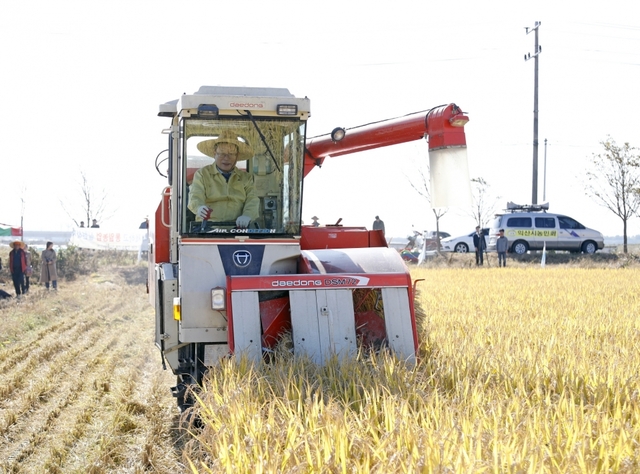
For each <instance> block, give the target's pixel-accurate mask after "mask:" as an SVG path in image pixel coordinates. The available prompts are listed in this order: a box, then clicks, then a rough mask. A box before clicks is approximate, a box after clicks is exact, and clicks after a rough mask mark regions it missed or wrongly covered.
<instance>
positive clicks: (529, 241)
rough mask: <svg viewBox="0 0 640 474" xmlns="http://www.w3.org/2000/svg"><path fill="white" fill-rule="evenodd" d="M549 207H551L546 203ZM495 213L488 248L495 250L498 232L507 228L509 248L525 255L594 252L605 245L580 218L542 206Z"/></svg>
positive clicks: (598, 234)
mask: <svg viewBox="0 0 640 474" xmlns="http://www.w3.org/2000/svg"><path fill="white" fill-rule="evenodd" d="M547 208H548V206H547ZM510 210H511V211H512V212H509V213H506V214H498V215H496V218H495V220H494V221H493V224H492V225H491V232H490V239H489V246H488V250H495V248H496V240H497V234H498V231H499V230H500V229H504V235H505V236H506V237H507V238H508V239H509V251H511V252H513V253H516V254H519V255H522V254H525V253H527V252H528V251H529V250H542V248H543V246H546V249H547V250H568V251H570V252H584V253H587V254H593V253H595V252H596V251H597V250H601V249H603V248H604V237H603V236H602V234H601V233H600V232H598V231H597V230H593V229H589V228H587V227H585V226H584V225H582V224H581V223H580V222H578V221H577V220H575V219H573V218H571V217H568V216H565V215H562V214H551V213H549V212H546V209H545V208H541V207H540V206H537V207H536V206H528V207H527V206H518V207H515V208H512V209H510Z"/></svg>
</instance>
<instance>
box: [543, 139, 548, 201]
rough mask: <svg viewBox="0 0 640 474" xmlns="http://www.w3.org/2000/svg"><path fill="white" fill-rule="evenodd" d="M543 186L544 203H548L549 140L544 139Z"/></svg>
mask: <svg viewBox="0 0 640 474" xmlns="http://www.w3.org/2000/svg"><path fill="white" fill-rule="evenodd" d="M543 183H544V184H543V185H542V202H547V139H546V138H545V139H544V181H543Z"/></svg>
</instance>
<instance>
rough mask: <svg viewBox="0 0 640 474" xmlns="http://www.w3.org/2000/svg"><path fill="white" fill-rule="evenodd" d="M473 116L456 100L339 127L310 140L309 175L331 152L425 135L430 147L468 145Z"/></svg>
mask: <svg viewBox="0 0 640 474" xmlns="http://www.w3.org/2000/svg"><path fill="white" fill-rule="evenodd" d="M468 121H469V118H468V117H467V116H466V115H465V114H464V112H462V110H461V109H460V108H459V107H458V106H457V105H455V104H449V105H443V106H439V107H435V108H433V109H430V110H428V111H426V112H417V113H413V114H409V115H405V116H404V117H398V118H394V119H389V120H383V121H380V122H374V123H370V124H367V125H361V126H358V127H353V128H349V129H346V130H345V129H343V128H336V129H334V130H333V132H331V134H327V135H321V136H318V137H314V138H311V139H309V140H308V141H307V144H306V145H307V150H306V154H305V163H304V174H305V176H306V175H307V174H309V172H310V171H311V170H312V169H313V168H314V167H316V166H321V165H322V162H323V161H324V159H325V158H326V157H327V156H340V155H347V154H349V153H356V152H359V151H365V150H371V149H373V148H380V147H384V146H389V145H397V144H399V143H406V142H410V141H414V140H420V139H422V138H424V137H425V136H428V138H429V151H432V150H438V149H441V148H452V147H466V139H465V134H464V126H465V124H466V123H467V122H468Z"/></svg>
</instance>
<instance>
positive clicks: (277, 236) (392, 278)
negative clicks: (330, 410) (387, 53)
mask: <svg viewBox="0 0 640 474" xmlns="http://www.w3.org/2000/svg"><path fill="white" fill-rule="evenodd" d="M159 115H160V116H163V117H169V118H170V119H171V126H170V128H168V129H166V130H165V132H166V133H167V135H168V139H169V140H168V141H169V147H168V180H169V184H168V186H167V187H166V188H165V189H164V192H163V194H162V200H161V202H160V205H159V206H158V209H157V211H156V212H155V219H154V222H153V223H152V225H151V226H150V233H151V245H150V266H149V287H150V295H151V302H152V304H154V305H155V307H156V334H155V336H156V337H155V340H156V344H157V345H158V347H159V348H160V350H161V352H162V356H163V361H166V363H168V364H169V366H170V367H171V370H172V371H173V372H174V374H175V375H176V376H177V385H176V387H174V388H173V389H172V390H173V393H174V395H175V396H176V397H177V398H178V404H179V405H180V406H181V407H182V408H184V407H185V406H188V405H189V401H188V400H185V391H186V388H187V386H188V385H189V384H192V383H196V384H199V383H200V382H201V381H202V377H203V375H204V373H205V372H206V370H207V367H209V366H212V365H214V364H216V363H217V361H218V360H219V359H220V358H221V357H226V356H228V355H229V354H235V355H240V354H244V355H246V356H248V357H249V358H251V359H253V360H260V359H262V358H263V356H264V354H265V352H268V351H270V350H271V349H273V347H274V346H275V345H276V344H277V343H278V341H279V339H280V338H281V336H282V335H283V334H285V333H290V334H291V339H292V342H293V351H294V353H295V354H296V355H297V354H305V355H307V356H309V357H310V358H311V359H312V360H314V361H315V362H317V363H319V364H322V363H323V362H324V361H325V360H327V358H328V357H331V356H333V355H336V356H337V357H339V358H344V357H353V356H354V355H355V354H356V352H357V348H358V345H360V344H364V345H366V346H371V347H374V348H380V347H388V348H390V350H392V351H393V352H394V353H396V354H397V356H398V357H400V358H402V359H405V360H407V361H414V360H415V358H416V351H417V348H418V337H417V331H416V320H415V310H414V306H413V301H414V298H413V296H414V287H413V284H412V281H411V277H410V274H409V271H408V269H407V267H406V266H405V264H404V262H403V261H402V259H401V258H400V256H399V254H398V253H397V252H396V251H395V250H393V249H389V248H387V244H386V241H385V239H384V236H383V235H382V233H381V232H380V231H368V230H367V229H366V228H363V227H343V226H326V227H313V226H304V225H302V188H303V181H304V177H305V176H306V175H307V174H308V173H309V172H310V171H311V170H312V169H313V168H315V167H316V166H320V165H321V164H322V162H323V160H324V159H325V158H327V157H336V156H340V155H345V154H349V153H355V152H359V151H365V150H369V149H373V148H378V147H383V146H389V145H394V144H399V143H405V142H409V141H413V140H421V139H425V138H426V139H427V140H428V142H429V160H430V169H431V191H432V205H433V206H434V207H448V206H453V205H457V204H460V203H461V202H462V201H461V199H464V198H465V197H466V196H465V193H464V192H461V191H460V190H461V189H468V188H469V179H468V171H467V158H466V142H465V134H464V125H465V124H466V122H467V121H468V118H467V117H466V115H465V114H464V113H463V112H462V111H461V110H460V108H458V107H457V106H456V105H455V104H449V105H444V106H440V107H437V108H434V109H430V110H428V111H425V112H420V113H415V114H410V115H407V116H404V117H400V118H395V119H390V120H384V121H380V122H376V123H371V124H368V125H365V126H361V127H354V128H349V129H346V130H345V129H342V128H336V129H334V130H333V132H332V133H331V134H327V135H323V136H319V137H315V138H312V139H309V140H307V139H306V125H307V119H308V118H309V116H310V109H309V100H308V99H307V98H296V97H294V96H293V95H292V94H290V93H289V91H288V90H287V89H274V88H234V87H207V86H204V87H201V88H200V90H199V91H198V92H196V93H195V94H191V95H187V94H185V95H182V96H181V97H180V99H178V100H177V101H173V102H169V103H166V104H162V105H161V106H160V113H159ZM229 136H231V137H233V140H237V141H238V142H241V143H240V144H241V147H240V148H242V149H243V150H244V149H247V150H249V152H248V153H247V154H246V155H244V156H242V157H241V161H240V160H239V161H238V162H237V166H238V167H239V168H241V169H243V170H244V172H246V173H248V174H249V175H251V179H252V180H253V190H252V191H251V196H252V199H253V201H252V202H253V203H254V204H255V203H256V202H257V212H256V214H255V215H254V216H253V217H252V218H251V223H250V225H249V226H248V227H242V228H239V227H237V226H236V223H235V222H234V221H231V222H230V221H228V220H227V221H212V220H207V219H202V218H199V217H198V216H197V215H196V214H194V213H193V212H192V210H193V209H192V210H190V209H189V206H188V205H189V202H188V201H189V199H190V193H189V190H190V187H192V186H194V189H196V188H198V186H199V185H198V186H195V185H194V174H195V173H196V171H197V170H199V169H201V168H203V167H205V166H208V165H211V164H212V163H213V162H214V158H212V153H211V152H210V149H209V148H207V146H208V145H207V143H216V140H221V137H229ZM221 141H222V140H221ZM205 142H206V143H205ZM238 149H239V148H238ZM228 183H231V181H228ZM228 187H229V188H232V186H228ZM225 192H229V193H231V192H233V189H226V190H225ZM192 196H195V194H192ZM210 198H211V197H210ZM191 199H194V200H195V198H194V197H191ZM212 199H218V197H215V198H212ZM221 199H223V198H221ZM224 199H230V198H229V197H228V196H227V197H224ZM252 206H253V204H252ZM245 207H246V206H245ZM205 217H207V216H205ZM234 219H235V217H234Z"/></svg>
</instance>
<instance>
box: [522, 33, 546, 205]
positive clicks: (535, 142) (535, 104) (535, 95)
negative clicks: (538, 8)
mask: <svg viewBox="0 0 640 474" xmlns="http://www.w3.org/2000/svg"><path fill="white" fill-rule="evenodd" d="M539 28H540V22H539V21H536V24H535V26H534V27H533V28H529V27H526V28H525V31H526V32H527V34H529V33H531V32H532V31H533V32H535V47H534V52H533V55H532V54H531V53H527V54H525V55H524V60H525V61H528V60H529V59H531V58H533V59H534V75H533V184H532V189H531V204H537V203H538V55H539V54H540V53H541V52H542V46H540V45H539V44H538V29H539Z"/></svg>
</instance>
